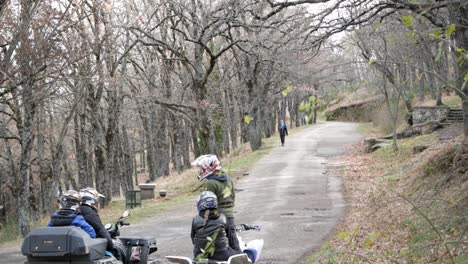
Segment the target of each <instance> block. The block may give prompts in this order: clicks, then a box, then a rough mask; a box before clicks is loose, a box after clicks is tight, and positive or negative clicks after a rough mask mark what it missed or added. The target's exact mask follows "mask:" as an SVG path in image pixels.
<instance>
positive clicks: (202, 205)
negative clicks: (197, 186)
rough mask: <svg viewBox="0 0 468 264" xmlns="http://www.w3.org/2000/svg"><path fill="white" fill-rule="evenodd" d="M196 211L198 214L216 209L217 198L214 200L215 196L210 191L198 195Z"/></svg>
mask: <svg viewBox="0 0 468 264" xmlns="http://www.w3.org/2000/svg"><path fill="white" fill-rule="evenodd" d="M197 209H198V211H199V212H201V211H203V210H206V209H218V198H216V194H214V193H213V192H210V191H204V192H202V193H200V196H198V200H197Z"/></svg>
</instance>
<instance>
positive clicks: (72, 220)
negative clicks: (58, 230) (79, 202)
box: [48, 210, 96, 238]
mask: <svg viewBox="0 0 468 264" xmlns="http://www.w3.org/2000/svg"><path fill="white" fill-rule="evenodd" d="M70 225H73V226H77V227H81V229H83V230H84V231H86V233H88V234H89V236H90V237H91V238H96V232H95V231H94V228H93V227H92V226H91V225H90V224H88V223H87V222H86V220H85V219H84V218H83V216H82V215H79V214H77V213H76V212H74V211H72V210H58V211H57V212H55V213H54V214H53V215H52V216H51V217H50V221H49V224H48V226H70Z"/></svg>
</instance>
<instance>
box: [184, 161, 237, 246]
mask: <svg viewBox="0 0 468 264" xmlns="http://www.w3.org/2000/svg"><path fill="white" fill-rule="evenodd" d="M192 166H196V167H198V168H199V171H198V180H199V181H203V180H206V181H205V182H204V191H210V192H213V193H214V194H216V197H217V199H218V207H219V211H221V213H223V214H224V215H225V216H226V220H227V225H228V232H229V234H228V236H227V237H228V238H229V246H230V247H231V248H232V249H234V250H235V251H240V248H239V240H238V238H237V234H236V226H235V223H234V201H235V199H236V196H235V193H234V183H233V182H232V180H231V178H230V177H228V175H227V174H226V173H225V172H224V171H222V170H221V163H220V162H219V160H218V157H216V155H213V154H207V155H202V156H200V157H198V158H197V159H196V160H195V161H193V162H192Z"/></svg>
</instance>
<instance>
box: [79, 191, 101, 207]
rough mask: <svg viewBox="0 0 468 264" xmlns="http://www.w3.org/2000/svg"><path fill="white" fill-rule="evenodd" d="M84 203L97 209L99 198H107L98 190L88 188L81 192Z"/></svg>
mask: <svg viewBox="0 0 468 264" xmlns="http://www.w3.org/2000/svg"><path fill="white" fill-rule="evenodd" d="M80 194H81V200H82V203H84V204H87V205H89V206H92V207H96V204H98V203H99V197H102V198H105V196H104V195H102V194H100V193H99V192H98V191H96V189H94V188H91V187H86V188H84V189H81V190H80Z"/></svg>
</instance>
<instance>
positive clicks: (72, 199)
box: [59, 190, 81, 211]
mask: <svg viewBox="0 0 468 264" xmlns="http://www.w3.org/2000/svg"><path fill="white" fill-rule="evenodd" d="M59 201H60V208H61V209H69V210H74V211H76V210H77V209H78V208H79V207H80V203H81V195H80V193H79V192H77V191H75V190H68V191H66V192H64V193H63V194H62V195H61V196H60V198H59Z"/></svg>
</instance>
